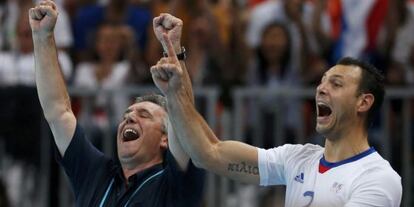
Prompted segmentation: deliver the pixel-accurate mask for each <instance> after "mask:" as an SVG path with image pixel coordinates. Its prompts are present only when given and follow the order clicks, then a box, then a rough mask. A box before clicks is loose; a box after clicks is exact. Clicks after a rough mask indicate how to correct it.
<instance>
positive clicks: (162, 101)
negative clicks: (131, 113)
mask: <svg viewBox="0 0 414 207" xmlns="http://www.w3.org/2000/svg"><path fill="white" fill-rule="evenodd" d="M145 101H148V102H151V103H154V104H157V105H158V106H161V107H162V108H163V109H164V110H165V112H167V99H166V98H165V97H164V96H161V95H158V94H147V95H143V96H138V97H136V98H135V103H141V102H145ZM162 131H163V133H165V134H168V113H167V119H165V120H164V123H163V127H162Z"/></svg>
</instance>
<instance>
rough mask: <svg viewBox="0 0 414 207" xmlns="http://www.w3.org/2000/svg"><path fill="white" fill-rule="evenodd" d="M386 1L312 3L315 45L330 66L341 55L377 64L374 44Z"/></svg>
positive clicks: (342, 0) (344, 0) (335, 0)
mask: <svg viewBox="0 0 414 207" xmlns="http://www.w3.org/2000/svg"><path fill="white" fill-rule="evenodd" d="M388 2H390V1H388V0H373V1H350V0H332V1H327V0H317V1H316V9H315V10H316V12H314V13H313V17H312V19H313V26H312V27H313V31H314V32H315V37H316V40H317V42H318V43H317V44H318V45H319V47H320V48H321V51H322V53H323V54H324V55H325V58H326V59H327V60H328V61H329V64H330V65H333V64H335V63H336V62H337V61H338V60H339V59H340V58H341V57H343V56H352V57H356V58H362V59H365V60H369V61H370V62H372V63H374V64H376V63H377V62H376V61H377V50H376V49H377V41H378V37H379V33H380V32H379V31H380V30H381V27H382V25H383V23H384V19H385V17H386V15H387V7H388ZM326 17H327V18H326ZM376 65H378V64H376ZM378 66H380V65H378ZM379 69H383V68H379Z"/></svg>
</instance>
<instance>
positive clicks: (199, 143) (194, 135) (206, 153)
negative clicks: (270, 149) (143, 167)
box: [168, 90, 259, 183]
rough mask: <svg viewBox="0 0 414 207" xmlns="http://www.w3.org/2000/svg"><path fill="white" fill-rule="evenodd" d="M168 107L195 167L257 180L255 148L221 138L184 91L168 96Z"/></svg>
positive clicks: (231, 176) (248, 180)
mask: <svg viewBox="0 0 414 207" xmlns="http://www.w3.org/2000/svg"><path fill="white" fill-rule="evenodd" d="M168 110H169V114H170V120H171V123H172V125H173V128H174V130H175V132H176V134H177V137H179V140H180V144H181V146H182V147H183V148H184V150H185V151H186V152H187V153H188V154H189V155H190V157H191V159H192V160H193V162H194V164H195V165H196V166H198V167H201V168H204V169H206V170H208V171H211V172H214V173H217V174H219V175H222V176H226V177H228V178H230V179H234V180H237V181H241V182H246V183H259V168H258V164H257V160H258V158H257V149H256V148H255V147H252V146H250V145H247V144H244V143H242V142H236V141H220V140H219V139H218V138H217V137H216V136H215V134H214V133H213V131H212V130H211V129H210V127H209V126H208V124H207V123H206V122H205V121H204V119H203V118H202V117H201V115H200V114H199V113H198V112H197V111H196V109H195V108H194V105H193V104H191V103H190V101H189V98H188V97H187V96H186V94H185V91H184V90H181V91H178V92H177V93H175V94H171V95H169V96H168Z"/></svg>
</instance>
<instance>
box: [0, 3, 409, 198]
mask: <svg viewBox="0 0 414 207" xmlns="http://www.w3.org/2000/svg"><path fill="white" fill-rule="evenodd" d="M56 2H57V4H58V8H59V18H58V23H57V25H56V27H57V28H56V29H55V31H56V32H55V41H56V43H57V46H58V50H59V61H60V66H61V68H62V73H63V75H64V77H65V79H66V81H67V84H68V85H69V86H73V87H79V88H85V89H114V88H122V87H125V86H137V85H152V79H151V75H150V73H149V68H150V66H152V65H153V64H155V63H156V62H157V61H158V60H159V58H160V57H161V56H162V52H163V51H162V48H161V45H159V43H158V41H156V38H155V36H154V35H153V31H152V18H153V17H155V16H157V15H158V14H159V13H164V12H167V13H171V14H173V15H175V16H178V17H179V18H181V19H182V20H183V21H184V34H183V37H184V39H183V42H182V45H183V46H184V47H185V48H186V51H187V61H186V64H187V68H188V70H189V74H190V76H191V79H192V81H193V85H194V86H195V87H206V86H214V87H217V88H219V89H220V105H221V106H223V108H226V109H229V110H230V109H231V107H232V100H231V96H230V94H231V93H230V92H231V90H232V89H233V88H235V87H243V86H246V87H264V88H275V87H276V88H277V87H312V88H314V86H316V85H317V84H318V83H319V81H320V78H321V76H322V75H323V73H324V71H325V70H326V69H328V68H329V67H330V66H331V65H333V64H334V63H335V62H336V61H337V60H339V59H340V58H341V57H343V56H352V57H358V58H361V59H364V60H368V61H370V62H371V63H373V64H374V65H375V66H376V67H378V68H379V69H380V70H381V71H382V72H383V73H384V74H385V77H386V83H387V86H396V87H406V88H411V89H414V35H413V33H414V1H412V0H369V1H368V0H367V1H362V0H56ZM33 4H34V2H33V1H32V0H0V49H1V50H0V98H1V100H2V101H0V151H1V150H2V149H5V151H6V154H10V156H9V159H10V160H17V161H16V162H14V161H13V162H11V161H7V160H6V161H2V162H0V169H1V165H5V164H4V163H7V162H8V163H13V164H9V165H8V166H11V168H8V171H0V177H3V178H4V177H7V178H8V179H5V180H6V181H5V184H6V185H8V184H9V185H10V183H11V182H18V181H19V179H18V178H13V176H21V177H30V176H34V175H31V174H30V172H28V171H24V170H23V171H21V172H19V173H20V174H19V173H17V174H16V172H15V171H16V170H17V171H18V169H15V168H13V166H14V165H16V164H15V163H18V162H21V163H26V164H27V163H30V164H31V165H34V166H38V165H39V163H38V160H39V154H40V152H39V149H38V148H36V147H33V146H36V145H39V144H40V143H39V139H38V137H39V136H40V133H41V130H40V129H41V125H42V124H44V123H43V120H42V117H41V115H40V114H41V112H40V107H39V103H38V100H37V95H36V90H35V77H34V63H33V44H32V39H31V30H30V26H29V21H28V14H27V11H28V9H29V8H30V7H32V6H33ZM3 100H6V101H3ZM92 101H93V106H94V107H93V109H92V110H93V117H92V119H93V120H94V123H96V126H93V127H94V128H98V129H99V128H104V127H108V120H109V119H112V120H113V119H114V120H118V119H120V118H121V115H122V113H123V110H124V109H125V107H126V106H127V105H128V104H129V102H130V101H131V100H130V99H129V98H127V97H123V96H122V95H119V96H118V95H116V96H114V97H112V99H110V100H108V99H107V98H105V96H103V95H102V96H101V95H100V94H97V95H96V96H95V97H94V99H93V100H92ZM81 103H82V99H81V98H79V99H77V98H74V100H73V104H74V110H75V113H76V114H77V115H78V116H80V117H81V116H82V104H81ZM397 104H398V103H397ZM107 105H110V106H113V108H112V111H111V113H108V112H107V111H105V110H103V108H104V106H107ZM286 105H290V107H291V108H292V104H289V103H287V104H286ZM305 108H306V106H305ZM307 108H308V109H307V110H308V111H312V110H314V109H312V108H313V105H312V103H311V102H310V103H309V106H307ZM396 108H398V107H396ZM412 108H414V107H412ZM288 110H289V109H288ZM396 111H397V113H398V110H396ZM412 111H414V110H412ZM292 113H294V112H292ZM309 113H311V112H309ZM412 117H414V116H412ZM28 123H30V124H28ZM292 123H294V120H293V121H292ZM288 125H289V124H288ZM287 127H288V128H289V126H287ZM22 128H24V129H23V130H22ZM100 133H102V132H100V131H99V130H96V137H99V136H100ZM269 145H271V144H269ZM2 146H3V148H2ZM1 154H2V153H1V152H0V155H1ZM3 160H5V159H3ZM13 170H14V171H13ZM11 172H13V173H14V174H11ZM9 175H10V176H9ZM20 182H23V181H20ZM27 182H28V183H19V184H20V185H21V186H25V188H26V189H29V188H35V186H36V183H31V182H34V181H27ZM10 192H11V193H10V194H12V195H10V200H11V202H14V203H16V202H21V201H17V200H18V197H19V196H21V195H19V196H18V195H17V194H18V192H19V191H17V190H16V195H14V194H13V192H14V191H13V190H10ZM1 200H2V199H1V196H0V206H1ZM20 204H21V203H20ZM20 206H23V204H21V205H20Z"/></svg>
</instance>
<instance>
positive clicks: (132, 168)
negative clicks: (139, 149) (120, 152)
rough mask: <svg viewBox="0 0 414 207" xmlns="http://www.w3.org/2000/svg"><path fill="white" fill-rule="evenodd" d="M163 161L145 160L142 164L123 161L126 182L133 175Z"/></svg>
mask: <svg viewBox="0 0 414 207" xmlns="http://www.w3.org/2000/svg"><path fill="white" fill-rule="evenodd" d="M160 163H162V160H158V159H157V160H153V161H151V162H145V163H140V164H136V163H121V165H122V171H123V173H124V176H125V178H126V179H125V180H126V182H128V178H129V177H131V176H132V175H134V174H136V173H139V172H142V171H144V170H146V169H148V168H150V167H152V166H154V165H157V164H160Z"/></svg>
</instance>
